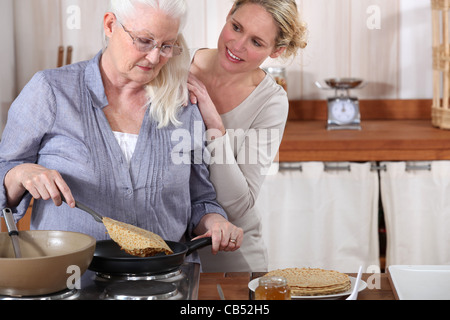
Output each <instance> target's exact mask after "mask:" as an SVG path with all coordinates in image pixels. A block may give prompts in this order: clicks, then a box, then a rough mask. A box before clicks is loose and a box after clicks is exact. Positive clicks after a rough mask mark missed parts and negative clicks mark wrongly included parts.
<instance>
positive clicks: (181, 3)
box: [109, 0, 190, 128]
mask: <svg viewBox="0 0 450 320" xmlns="http://www.w3.org/2000/svg"><path fill="white" fill-rule="evenodd" d="M136 4H145V5H148V6H149V7H151V8H154V9H159V10H162V11H163V12H164V13H166V14H167V15H169V16H171V17H173V18H174V19H178V20H179V21H180V29H179V31H178V39H177V45H179V46H180V47H182V48H183V52H182V53H181V55H179V56H175V57H172V58H171V59H169V61H168V62H167V64H166V65H165V66H164V67H163V68H162V69H161V71H160V72H159V74H158V76H157V77H156V78H155V79H154V80H153V81H152V82H151V83H149V84H148V85H147V87H146V91H147V95H148V104H151V107H150V114H151V116H152V117H153V119H155V120H156V121H157V122H158V124H159V127H160V128H163V127H167V126H168V125H169V124H171V123H172V124H173V125H175V126H178V125H179V124H180V122H179V121H178V119H177V115H178V112H179V110H180V108H182V107H183V106H184V105H186V104H187V103H188V88H187V79H188V74H189V66H190V56H189V48H188V46H187V43H186V41H185V39H184V37H183V35H182V30H183V28H184V26H185V24H186V19H187V4H186V1H185V0H111V2H110V8H109V12H112V13H114V14H115V15H116V17H117V19H118V20H119V21H125V20H127V19H132V18H134V15H135V14H136V8H135V5H136Z"/></svg>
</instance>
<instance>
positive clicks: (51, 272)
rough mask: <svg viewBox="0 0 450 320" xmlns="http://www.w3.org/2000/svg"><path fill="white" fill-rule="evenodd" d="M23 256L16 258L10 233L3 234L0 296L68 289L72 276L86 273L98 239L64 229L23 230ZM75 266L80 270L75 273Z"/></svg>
mask: <svg viewBox="0 0 450 320" xmlns="http://www.w3.org/2000/svg"><path fill="white" fill-rule="evenodd" d="M19 234H20V236H19V243H20V248H21V251H22V258H21V259H16V258H14V252H13V249H12V246H11V240H10V239H9V235H8V233H6V232H4V233H0V270H1V272H0V295H5V296H40V295H46V294H50V293H56V292H59V291H62V290H66V289H67V287H68V285H67V284H68V280H69V278H70V277H71V276H72V277H74V276H77V275H79V276H80V277H81V275H83V274H84V273H85V271H86V270H87V268H88V266H89V264H90V263H91V261H92V257H93V255H94V251H95V244H96V240H95V239H94V238H92V237H90V236H88V235H85V234H81V233H73V232H63V231H21V232H19ZM71 266H72V267H74V269H75V270H77V271H79V273H78V272H77V273H73V271H71V270H73V269H69V267H71Z"/></svg>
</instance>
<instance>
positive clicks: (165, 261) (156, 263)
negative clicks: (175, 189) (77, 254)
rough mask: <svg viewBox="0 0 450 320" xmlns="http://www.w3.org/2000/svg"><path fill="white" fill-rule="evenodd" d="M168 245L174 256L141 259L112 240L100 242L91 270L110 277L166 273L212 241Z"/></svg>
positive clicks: (199, 240)
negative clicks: (128, 252) (115, 275)
mask: <svg viewBox="0 0 450 320" xmlns="http://www.w3.org/2000/svg"><path fill="white" fill-rule="evenodd" d="M166 243H167V244H168V246H169V247H170V248H171V249H172V251H173V252H174V253H173V254H171V255H164V254H159V255H157V256H154V257H148V258H140V257H134V256H131V255H129V254H127V253H126V252H124V251H123V250H121V248H120V247H119V245H117V244H116V243H115V242H114V241H112V240H106V241H98V242H97V246H96V249H95V253H94V258H93V259H92V263H91V265H90V266H89V269H90V270H92V271H94V272H99V273H105V274H110V275H114V274H121V275H123V274H159V273H166V272H170V271H173V270H175V269H177V268H179V267H180V266H181V265H182V264H183V263H184V260H185V258H186V257H187V256H189V255H190V254H192V253H193V252H195V251H196V250H198V249H201V248H204V247H206V246H210V245H211V244H212V239H211V238H202V239H198V240H194V241H191V242H188V243H180V242H173V241H166Z"/></svg>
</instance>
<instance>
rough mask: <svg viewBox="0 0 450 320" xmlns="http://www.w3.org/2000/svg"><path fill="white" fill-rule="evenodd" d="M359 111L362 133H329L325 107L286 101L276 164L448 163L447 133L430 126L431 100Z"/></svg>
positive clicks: (370, 104)
mask: <svg viewBox="0 0 450 320" xmlns="http://www.w3.org/2000/svg"><path fill="white" fill-rule="evenodd" d="M360 105H361V117H362V130H361V131H353V130H343V131H328V130H327V129H326V123H327V121H326V119H327V111H326V103H325V102H323V101H291V102H290V109H291V110H290V114H289V121H288V124H287V126H286V131H285V134H284V138H283V141H282V144H281V147H280V154H279V156H280V159H279V160H280V162H302V161H304V162H306V161H321V162H322V161H323V162H345V161H355V162H358V161H360V162H369V161H434V160H450V131H447V130H441V129H437V128H435V127H433V126H432V122H431V101H430V100H374V101H361V102H360Z"/></svg>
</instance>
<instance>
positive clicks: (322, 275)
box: [266, 268, 351, 297]
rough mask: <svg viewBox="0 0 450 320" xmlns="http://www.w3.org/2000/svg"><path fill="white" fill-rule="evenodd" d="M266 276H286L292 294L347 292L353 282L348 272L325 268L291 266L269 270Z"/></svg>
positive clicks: (309, 294)
mask: <svg viewBox="0 0 450 320" xmlns="http://www.w3.org/2000/svg"><path fill="white" fill-rule="evenodd" d="M266 276H278V277H284V278H286V280H287V282H288V285H289V287H290V288H291V295H292V296H297V297H300V296H324V295H332V294H339V293H342V292H346V291H348V290H349V289H350V288H351V282H350V279H349V277H348V276H347V275H346V274H343V273H340V272H337V271H332V270H323V269H309V268H303V269H299V268H289V269H282V270H275V271H271V272H269V273H268V274H267V275H266Z"/></svg>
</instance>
